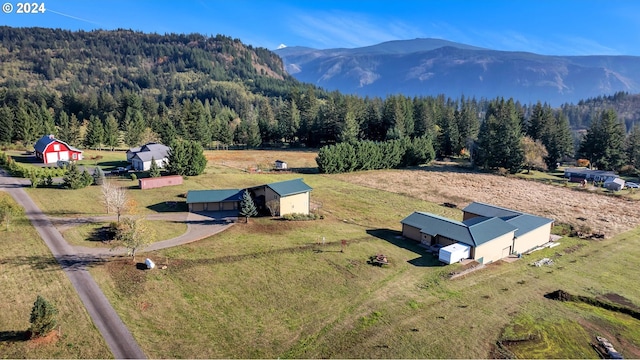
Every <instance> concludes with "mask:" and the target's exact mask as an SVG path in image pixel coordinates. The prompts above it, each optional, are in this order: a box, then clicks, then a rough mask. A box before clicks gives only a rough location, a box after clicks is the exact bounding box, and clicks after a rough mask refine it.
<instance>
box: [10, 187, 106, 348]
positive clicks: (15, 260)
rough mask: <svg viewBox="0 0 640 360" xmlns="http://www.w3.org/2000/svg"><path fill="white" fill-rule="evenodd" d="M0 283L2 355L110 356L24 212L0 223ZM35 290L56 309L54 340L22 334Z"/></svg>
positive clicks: (24, 330)
mask: <svg viewBox="0 0 640 360" xmlns="http://www.w3.org/2000/svg"><path fill="white" fill-rule="evenodd" d="M8 196H9V195H8V194H6V193H4V192H0V197H8ZM0 288H1V290H0V291H1V294H2V301H0V358H9V359H13V358H110V357H111V356H112V355H111V352H110V351H109V349H108V348H107V346H106V344H105V342H104V340H103V339H102V336H101V335H100V333H99V332H98V330H97V329H96V328H95V327H94V325H93V323H92V322H91V318H90V317H89V315H88V314H87V312H86V310H85V308H84V306H83V304H82V302H81V301H80V298H79V297H78V296H77V294H76V293H75V291H74V290H73V286H72V285H71V283H70V282H69V280H68V278H67V277H66V275H65V274H64V272H63V271H62V269H61V268H60V266H59V265H58V264H57V263H56V261H55V259H54V258H53V256H52V255H51V253H50V252H49V249H48V248H47V246H46V245H45V244H44V243H43V242H42V240H40V237H39V235H38V233H37V232H36V231H35V229H34V228H33V227H32V226H31V224H29V223H28V221H27V220H26V219H25V218H24V217H21V218H18V219H14V220H13V221H12V223H11V225H10V227H9V231H7V230H6V228H5V226H4V224H3V225H2V226H0ZM38 295H42V296H44V297H45V298H46V299H47V300H49V301H50V302H51V303H53V304H54V305H55V306H56V307H57V308H58V311H59V314H58V323H59V325H60V332H61V333H60V335H59V338H58V339H57V340H55V339H49V340H47V341H29V340H26V339H25V338H24V336H25V332H26V330H27V329H28V328H29V316H30V314H31V307H32V306H33V303H34V301H35V300H36V297H37V296H38Z"/></svg>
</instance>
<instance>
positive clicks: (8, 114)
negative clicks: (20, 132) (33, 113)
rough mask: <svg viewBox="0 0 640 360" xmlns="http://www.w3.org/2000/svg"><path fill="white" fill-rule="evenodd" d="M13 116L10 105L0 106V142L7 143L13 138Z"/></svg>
mask: <svg viewBox="0 0 640 360" xmlns="http://www.w3.org/2000/svg"><path fill="white" fill-rule="evenodd" d="M13 124H14V116H13V111H12V110H11V108H10V107H8V106H6V105H4V106H3V107H1V108H0V143H2V144H9V143H11V140H13V135H14V134H13V129H14V126H13Z"/></svg>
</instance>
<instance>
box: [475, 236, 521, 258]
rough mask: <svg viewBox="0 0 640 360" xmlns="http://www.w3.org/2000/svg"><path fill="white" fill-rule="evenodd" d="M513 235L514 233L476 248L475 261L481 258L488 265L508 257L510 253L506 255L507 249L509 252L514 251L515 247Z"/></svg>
mask: <svg viewBox="0 0 640 360" xmlns="http://www.w3.org/2000/svg"><path fill="white" fill-rule="evenodd" d="M513 234H514V231H512V232H509V233H508V234H505V235H502V236H500V237H497V238H495V239H493V240H491V241H488V242H486V243H484V244H482V245H480V246H477V247H476V248H475V254H474V257H473V258H474V259H475V260H480V258H482V263H483V264H488V263H490V262H494V261H497V260H500V259H502V258H503V257H506V256H508V255H509V254H508V253H507V254H506V255H504V251H505V249H507V248H508V251H510V250H512V248H511V247H512V246H513Z"/></svg>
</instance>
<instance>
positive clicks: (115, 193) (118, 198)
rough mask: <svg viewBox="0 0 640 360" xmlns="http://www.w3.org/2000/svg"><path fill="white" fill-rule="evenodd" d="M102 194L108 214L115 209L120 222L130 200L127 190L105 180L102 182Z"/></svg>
mask: <svg viewBox="0 0 640 360" xmlns="http://www.w3.org/2000/svg"><path fill="white" fill-rule="evenodd" d="M102 196H103V202H104V204H105V206H106V207H107V214H108V213H109V212H110V211H111V210H114V211H115V212H116V215H117V216H118V222H120V216H121V215H122V214H123V213H124V211H125V210H126V209H127V208H128V205H129V201H128V199H127V192H126V190H125V189H124V188H122V187H118V186H114V185H113V184H112V183H110V182H108V181H105V182H104V183H103V184H102Z"/></svg>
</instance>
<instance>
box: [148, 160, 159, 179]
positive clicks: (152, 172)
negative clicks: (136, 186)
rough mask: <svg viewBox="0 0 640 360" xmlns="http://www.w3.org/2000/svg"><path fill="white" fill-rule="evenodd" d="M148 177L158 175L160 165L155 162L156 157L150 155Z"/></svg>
mask: <svg viewBox="0 0 640 360" xmlns="http://www.w3.org/2000/svg"><path fill="white" fill-rule="evenodd" d="M149 176H150V177H160V167H159V166H158V164H157V163H156V159H155V158H154V157H151V167H150V168H149Z"/></svg>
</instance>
